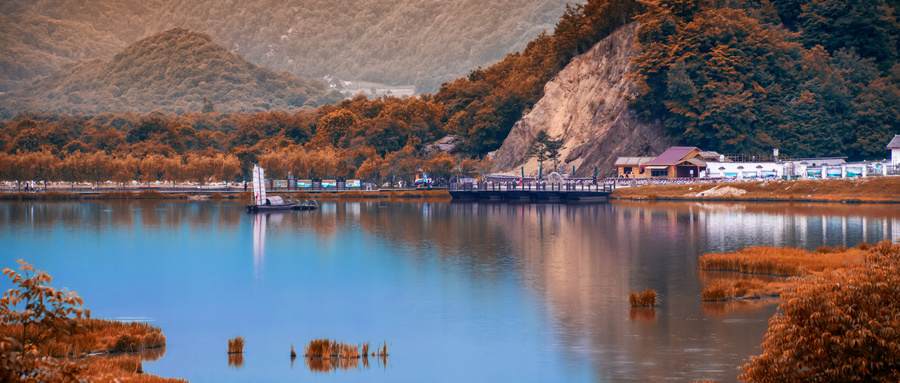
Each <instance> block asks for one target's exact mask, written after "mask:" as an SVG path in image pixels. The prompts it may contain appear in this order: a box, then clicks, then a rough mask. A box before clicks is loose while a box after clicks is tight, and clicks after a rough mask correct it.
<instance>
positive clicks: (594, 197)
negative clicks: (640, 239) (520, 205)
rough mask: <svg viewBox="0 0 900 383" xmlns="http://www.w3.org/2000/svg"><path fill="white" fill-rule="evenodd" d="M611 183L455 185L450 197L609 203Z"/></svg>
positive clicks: (486, 183) (458, 198) (451, 186)
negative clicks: (607, 201)
mask: <svg viewBox="0 0 900 383" xmlns="http://www.w3.org/2000/svg"><path fill="white" fill-rule="evenodd" d="M613 189H614V187H613V185H612V184H605V183H604V184H597V185H594V184H591V183H535V182H528V183H520V182H513V181H511V182H477V183H452V184H450V196H451V197H453V199H456V200H497V201H522V202H526V201H527V202H533V201H560V202H564V201H606V200H608V199H609V194H610V193H612V192H613Z"/></svg>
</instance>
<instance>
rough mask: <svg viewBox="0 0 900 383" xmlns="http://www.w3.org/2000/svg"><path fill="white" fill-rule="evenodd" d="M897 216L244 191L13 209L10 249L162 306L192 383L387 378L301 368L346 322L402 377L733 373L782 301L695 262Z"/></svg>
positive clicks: (1, 211) (870, 235) (842, 234)
mask: <svg viewBox="0 0 900 383" xmlns="http://www.w3.org/2000/svg"><path fill="white" fill-rule="evenodd" d="M898 210H900V209H894V208H887V207H885V206H869V205H854V206H846V205H799V204H703V203H661V202H660V203H638V202H613V203H608V204H587V205H560V204H535V205H516V204H490V203H462V204H460V203H445V202H430V201H404V202H392V201H385V200H373V201H340V202H325V203H323V204H322V205H321V207H320V210H318V211H313V212H291V213H287V214H278V215H275V214H271V215H248V214H246V213H244V210H243V206H242V205H241V204H240V203H236V202H230V201H222V202H219V201H135V202H122V201H98V202H85V203H78V202H23V203H18V202H14V203H0V248H2V250H3V251H2V252H0V256H2V261H3V263H4V265H2V266H3V267H8V266H10V265H13V264H14V262H15V260H16V259H18V258H25V259H26V260H27V261H29V262H30V263H33V264H35V265H38V266H39V267H41V268H42V269H45V270H47V271H48V272H49V273H50V274H52V275H54V282H57V281H58V282H59V284H60V285H61V286H65V287H68V288H69V289H71V290H74V291H78V293H79V295H80V296H82V297H84V298H85V300H86V307H88V308H90V309H92V310H93V312H94V315H95V316H98V317H129V316H142V317H152V318H154V319H155V320H156V321H157V322H156V324H158V325H160V326H161V327H162V329H163V332H164V333H165V335H166V337H167V340H168V350H167V355H166V356H165V357H163V358H161V359H159V360H158V361H156V362H148V363H146V365H145V366H144V367H145V369H146V371H147V372H150V373H154V374H159V375H163V376H172V377H183V378H187V379H189V380H191V381H233V382H239V381H253V380H256V381H286V380H304V381H328V382H330V383H333V382H336V381H359V380H368V379H373V378H371V376H372V375H375V374H371V373H370V374H368V375H361V374H364V373H365V371H366V370H365V369H366V362H368V363H369V365H370V366H387V365H388V364H389V363H387V360H384V361H382V360H377V361H376V360H368V358H366V359H362V358H360V359H358V362H357V365H356V367H355V368H350V369H348V370H340V369H339V367H340V363H335V362H334V361H332V362H331V366H330V367H328V368H329V371H332V373H329V374H327V375H326V374H321V373H318V372H315V373H313V371H311V369H310V368H295V369H290V368H289V365H288V363H286V361H285V358H284V357H285V356H286V355H285V354H286V350H285V348H286V347H287V344H286V339H288V340H296V339H313V338H315V337H316V336H319V335H320V334H338V335H339V336H341V337H347V338H350V339H365V338H366V337H370V336H377V337H379V338H381V337H384V338H388V339H391V341H392V342H394V343H395V344H402V345H403V347H398V349H397V350H396V352H394V353H392V356H391V361H390V362H391V363H392V367H391V368H387V369H385V370H384V372H383V375H384V377H383V379H384V380H389V381H396V382H415V381H423V380H425V381H485V380H493V381H573V382H594V381H601V382H606V381H611V382H612V381H614V382H619V381H661V380H678V381H691V380H695V379H697V380H699V379H714V380H716V381H723V382H729V381H736V377H737V374H738V371H737V370H736V369H737V368H738V366H740V365H741V364H742V363H743V362H745V361H746V360H747V358H749V356H750V355H753V354H756V353H758V352H759V349H758V345H759V344H760V343H762V341H763V336H764V334H765V329H766V327H767V321H768V318H769V317H771V315H772V314H773V313H774V311H775V305H774V304H762V303H761V302H760V304H761V305H762V307H761V308H758V309H757V308H752V310H751V308H750V307H748V306H742V307H735V308H732V307H730V306H728V305H727V303H730V302H726V305H725V306H722V305H706V304H703V303H701V301H700V289H701V287H702V284H703V281H704V280H705V278H707V277H705V276H703V277H702V278H701V275H700V273H699V272H698V270H697V258H698V257H699V256H700V255H701V254H703V253H707V252H729V251H734V250H736V249H738V248H740V247H744V246H759V245H770V246H801V247H804V248H806V249H808V250H813V249H815V248H816V247H818V246H820V245H828V246H837V245H846V246H848V247H853V246H855V245H856V243H857V242H862V241H863V240H865V241H866V242H869V243H876V242H878V241H879V240H881V239H886V238H890V239H894V240H896V239H897V237H898V234H900V213H898ZM110 286H116V288H110ZM4 288H6V285H0V291H2V290H3V289H4ZM645 288H650V289H654V290H656V291H658V292H659V306H658V307H657V308H656V309H652V310H641V311H632V310H631V308H630V306H629V304H628V300H627V297H628V293H629V291H631V290H637V291H640V290H643V289H645ZM750 306H752V305H750ZM748 310H749V311H748ZM235 334H241V335H242V336H244V337H246V338H247V339H252V341H251V342H248V344H247V346H246V348H247V350H246V351H247V353H246V354H244V355H243V357H244V358H245V359H246V360H245V363H244V364H243V367H241V368H240V369H236V368H233V367H228V366H226V365H225V364H224V363H222V360H221V356H222V355H221V353H222V351H224V350H223V349H222V348H223V344H222V343H223V339H227V338H229V337H231V336H234V335H235ZM370 357H371V356H370ZM298 363H299V361H298ZM304 363H305V364H306V362H304ZM314 363H317V362H314ZM349 365H350V364H349V363H348V367H349ZM460 365H463V366H465V368H457V367H456V366H460ZM335 366H337V367H338V369H335ZM323 367H326V366H317V367H315V368H320V369H319V370H317V371H321V370H322V369H321V368H323ZM337 371H340V373H337V374H335V373H334V372H337ZM379 376H381V375H379ZM376 380H377V379H376Z"/></svg>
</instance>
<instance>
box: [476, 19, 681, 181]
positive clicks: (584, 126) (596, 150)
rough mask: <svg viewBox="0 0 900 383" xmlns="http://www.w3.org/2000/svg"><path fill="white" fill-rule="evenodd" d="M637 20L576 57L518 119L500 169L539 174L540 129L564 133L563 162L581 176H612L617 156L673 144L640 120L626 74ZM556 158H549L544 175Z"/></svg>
mask: <svg viewBox="0 0 900 383" xmlns="http://www.w3.org/2000/svg"><path fill="white" fill-rule="evenodd" d="M637 26H638V25H637V23H632V24H628V25H626V26H624V27H622V28H620V29H619V30H618V31H616V32H615V33H613V34H612V35H610V36H609V37H607V38H605V39H603V40H602V41H600V42H599V43H597V44H596V45H595V46H594V47H593V48H591V50H590V51H588V52H586V53H584V54H582V55H580V56H578V57H575V58H574V59H573V60H572V62H571V63H569V65H568V66H566V68H565V69H563V70H562V71H561V72H560V73H559V74H558V75H557V76H556V78H554V79H553V80H552V81H551V82H549V83H547V85H546V86H545V87H544V97H543V98H541V100H540V101H538V103H537V104H535V106H534V108H532V110H531V112H530V113H528V114H527V115H525V117H523V118H522V119H521V120H520V121H519V122H517V123H516V124H515V125H514V126H513V128H512V131H510V134H509V136H508V137H507V138H506V140H505V141H503V145H502V146H501V147H500V149H499V150H498V151H497V155H496V157H495V159H494V170H495V171H498V172H510V173H515V174H520V170H519V169H520V166H524V167H525V174H526V175H532V176H536V175H537V173H538V163H537V160H536V159H534V158H530V159H529V158H527V154H526V153H527V151H528V146H529V145H530V144H531V142H532V140H533V138H534V136H535V134H536V133H537V132H538V131H540V130H546V131H547V133H548V134H549V135H550V136H551V137H556V136H558V135H561V137H562V138H563V139H564V142H565V144H564V147H565V149H563V150H562V151H561V156H560V160H561V162H560V165H562V166H564V168H563V169H564V173H571V172H572V167H573V166H574V167H575V175H576V176H585V177H588V176H592V175H593V174H594V167H595V166H596V167H597V169H598V176H599V177H604V176H607V175H609V174H610V173H611V172H612V169H613V163H615V161H616V158H617V157H636V156H655V155H658V154H660V153H662V152H663V151H664V150H665V149H666V148H668V147H669V146H670V144H671V143H670V142H669V140H668V139H666V138H665V137H663V135H662V130H661V126H660V124H658V123H654V124H646V123H642V122H639V121H638V120H637V118H636V116H635V115H634V112H632V111H631V110H630V109H629V108H628V103H627V101H626V100H625V96H626V95H633V94H634V92H635V89H634V88H635V86H634V85H633V83H632V82H631V81H629V80H628V79H626V78H625V75H626V73H628V70H629V62H630V59H631V56H632V54H633V50H632V47H633V42H634V37H635V32H636V31H637ZM552 166H553V164H552V163H547V162H545V163H544V174H545V175H546V174H548V173H549V172H550V167H552Z"/></svg>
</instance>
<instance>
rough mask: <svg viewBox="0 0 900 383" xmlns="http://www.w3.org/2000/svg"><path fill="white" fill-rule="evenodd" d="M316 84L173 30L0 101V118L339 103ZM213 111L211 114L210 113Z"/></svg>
mask: <svg viewBox="0 0 900 383" xmlns="http://www.w3.org/2000/svg"><path fill="white" fill-rule="evenodd" d="M341 99H343V96H342V95H341V94H339V93H337V92H332V93H331V94H329V93H327V92H326V91H325V86H324V84H322V83H321V82H319V81H304V80H302V79H300V78H298V77H297V76H294V75H292V74H290V73H286V72H282V73H275V72H273V71H272V70H270V69H268V68H261V67H258V66H256V65H254V64H252V63H250V62H248V61H247V60H244V59H243V58H242V57H240V56H239V55H236V54H234V53H231V52H229V51H228V50H227V49H225V48H223V47H222V46H220V45H218V44H215V43H214V42H212V39H211V38H210V37H209V35H207V34H204V33H197V32H192V31H189V30H186V29H184V28H174V29H171V30H168V31H165V32H160V33H158V34H155V35H153V36H150V37H147V38H145V39H142V40H140V41H138V42H135V43H133V44H131V45H129V46H128V47H126V48H125V49H124V50H122V51H121V52H119V53H118V54H116V55H115V56H113V57H112V58H110V59H105V60H102V59H95V60H84V61H80V62H78V63H76V64H71V65H69V66H67V67H66V68H64V69H62V70H60V71H57V72H56V73H53V74H52V75H50V76H48V77H46V78H43V79H42V80H40V81H38V82H36V83H34V84H32V85H30V86H28V87H26V88H24V89H22V90H19V91H15V92H11V93H9V94H7V95H5V96H0V115H2V116H4V117H6V118H9V117H11V116H12V115H13V114H14V113H16V112H18V111H20V110H40V111H43V112H52V113H66V114H98V113H103V112H125V111H135V112H144V113H146V112H150V111H152V110H160V111H164V112H169V113H184V112H187V111H197V112H200V111H202V110H203V109H204V107H206V109H208V110H210V109H212V110H217V111H220V112H230V113H236V112H253V111H262V110H270V109H274V110H283V111H291V110H295V109H298V108H301V107H303V106H310V107H316V106H318V105H320V104H324V103H329V102H330V103H337V102H338V101H340V100H341ZM210 111H211V110H210Z"/></svg>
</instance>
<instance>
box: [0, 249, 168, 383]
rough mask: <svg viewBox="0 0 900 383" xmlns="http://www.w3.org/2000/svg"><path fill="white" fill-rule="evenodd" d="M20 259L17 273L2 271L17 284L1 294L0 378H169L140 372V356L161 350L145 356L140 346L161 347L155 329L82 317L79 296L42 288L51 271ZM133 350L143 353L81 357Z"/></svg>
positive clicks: (155, 355) (156, 354)
mask: <svg viewBox="0 0 900 383" xmlns="http://www.w3.org/2000/svg"><path fill="white" fill-rule="evenodd" d="M19 263H20V264H21V265H22V266H21V267H20V268H19V270H21V274H20V273H18V272H15V271H13V270H10V269H8V268H4V269H3V273H4V274H5V275H6V276H7V277H9V278H10V280H11V281H12V283H13V285H15V286H16V288H13V289H9V290H7V291H6V292H5V293H4V294H3V297H2V298H0V381H2V382H18V381H28V382H41V381H53V382H57V381H85V380H87V381H95V382H107V381H119V380H127V381H137V382H157V381H167V380H165V379H163V378H159V377H153V376H144V375H138V374H140V373H141V372H142V371H141V361H142V360H144V359H142V358H144V357H145V356H146V358H147V359H158V358H159V356H160V355H161V354H162V351H160V352H155V351H152V352H148V353H146V355H143V351H144V350H153V349H158V350H162V347H161V346H164V345H165V342H166V338H165V337H164V336H163V335H162V334H161V333H160V330H159V328H158V327H154V326H150V325H147V324H143V323H121V322H115V321H106V320H100V319H89V318H83V317H82V316H89V315H90V311H89V310H86V309H83V308H79V307H78V306H80V305H81V304H82V300H81V298H80V297H78V295H77V294H75V293H74V292H67V291H65V290H56V289H55V288H53V287H50V286H46V284H47V283H49V282H50V281H51V280H52V278H51V277H50V276H49V275H47V274H46V273H45V272H43V271H40V270H35V269H34V267H33V266H32V265H30V264H28V263H26V262H24V261H22V260H20V261H19ZM72 314H76V315H77V318H71V317H70V315H72ZM134 351H141V352H142V355H135V354H127V355H124V356H123V357H116V358H101V357H91V358H81V357H83V356H84V355H85V354H87V353H95V352H100V353H115V352H134ZM54 357H63V358H60V359H56V358H54ZM69 357H76V358H79V359H75V360H72V359H69Z"/></svg>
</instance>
